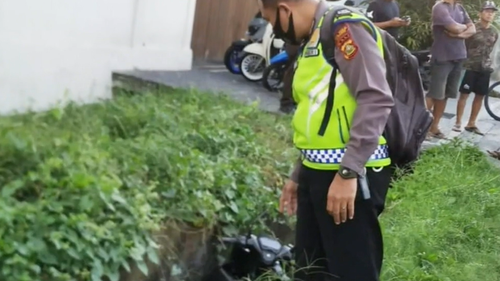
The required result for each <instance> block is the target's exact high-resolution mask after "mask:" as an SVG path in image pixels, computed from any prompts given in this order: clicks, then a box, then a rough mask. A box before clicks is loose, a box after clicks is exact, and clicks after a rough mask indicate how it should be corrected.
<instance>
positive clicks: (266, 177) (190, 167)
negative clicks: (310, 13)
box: [0, 91, 500, 281]
mask: <svg viewBox="0 0 500 281" xmlns="http://www.w3.org/2000/svg"><path fill="white" fill-rule="evenodd" d="M0 133H2V135H3V136H4V138H3V140H2V142H1V143H2V146H0V147H1V149H0V155H2V157H0V164H1V165H0V166H1V167H3V169H2V170H1V171H0V175H1V176H0V180H2V183H4V182H3V181H5V182H7V179H9V180H10V178H11V177H13V178H14V177H19V175H23V174H24V173H25V170H30V171H31V170H33V169H34V168H33V167H31V166H30V165H32V164H33V165H35V164H36V163H38V162H40V161H42V160H43V161H42V162H40V163H42V164H43V163H49V164H50V163H52V162H50V161H48V160H50V159H56V158H57V157H60V156H59V155H66V156H65V157H73V158H71V159H72V162H71V161H70V162H68V163H67V164H66V165H67V167H66V166H65V167H64V168H65V169H68V171H69V169H70V168H71V169H77V168H78V169H80V168H81V167H84V166H82V165H83V164H85V165H90V164H92V163H94V164H95V165H94V164H93V165H94V166H95V167H106V169H104V168H103V169H104V170H103V169H98V170H88V169H87V170H81V171H80V170H78V169H77V171H80V173H84V174H85V175H88V176H94V173H95V171H100V172H103V171H104V172H105V171H107V172H110V168H109V167H115V169H116V170H117V171H115V173H116V175H117V176H118V177H122V174H123V173H124V174H126V175H129V174H130V175H132V174H133V175H135V176H136V177H137V178H136V180H141V181H140V182H138V183H141V182H142V181H144V184H142V183H141V185H139V186H141V187H144V188H145V187H147V183H149V181H150V180H154V181H155V182H158V183H159V184H157V187H156V189H155V190H156V191H155V194H159V195H161V196H162V197H161V200H158V199H157V198H150V199H148V201H147V202H143V203H140V202H138V201H137V200H136V199H135V198H139V197H136V196H144V194H146V193H147V192H150V191H148V190H147V189H139V191H138V188H125V187H122V186H120V187H119V190H121V191H122V192H124V196H126V199H127V201H128V202H129V204H130V206H133V207H134V208H137V209H141V210H143V209H142V207H141V206H143V205H144V206H146V207H148V208H152V210H155V213H157V216H156V217H155V218H154V223H157V220H159V218H157V217H158V216H161V219H162V220H165V219H176V218H177V219H179V220H183V221H188V222H190V223H192V224H195V225H196V222H200V221H201V223H203V222H205V223H206V222H207V221H208V222H210V223H217V222H218V223H220V222H223V223H224V224H223V226H224V227H223V230H224V231H225V232H226V233H231V232H233V231H237V228H238V227H234V225H237V226H239V227H241V226H245V227H248V225H250V224H255V221H258V219H257V217H258V215H259V214H261V213H262V211H267V212H269V213H270V215H271V216H272V217H274V218H276V217H275V215H276V212H275V209H276V207H277V201H278V192H277V191H276V187H279V186H281V185H282V183H283V177H284V176H286V173H287V171H288V170H289V169H290V166H291V165H292V164H293V163H292V162H293V161H294V159H295V157H296V151H295V150H294V149H293V148H292V143H291V141H290V136H291V131H290V118H289V117H279V116H274V115H270V114H267V113H263V112H260V111H259V110H257V109H255V107H254V106H252V107H248V106H242V105H240V104H238V103H236V102H234V101H231V100H230V99H227V98H221V97H216V96H209V95H206V94H199V93H194V92H187V91H175V92H168V93H162V95H146V94H145V95H139V96H132V97H127V96H118V97H117V98H116V99H115V100H114V101H112V102H107V103H103V104H99V105H89V106H83V107H74V106H70V107H67V108H65V109H61V110H59V109H54V110H52V111H49V112H46V113H37V114H28V115H23V116H16V117H8V118H0ZM193 147H194V148H193ZM82 149H85V150H82ZM78 151H82V153H77V152H78ZM179 151H180V152H179ZM64 153H65V154H64ZM68 153H69V154H68ZM73 154H75V155H76V154H77V156H78V157H80V158H81V159H80V158H78V157H76V156H74V155H73ZM35 156H36V157H35ZM94 158H95V159H94ZM47 159H48V160H47ZM65 159H66V158H65ZM68 159H69V158H68ZM249 159H250V160H249ZM46 160H47V161H48V162H47V161H46ZM98 160H99V161H98ZM118 160H119V161H118ZM33 161H35V162H36V161H38V162H36V163H35V162H33ZM78 161H80V162H81V163H82V165H76V164H79V163H80V162H78ZM89 161H90V162H89ZM116 161H118V162H116ZM249 161H250V162H251V163H249ZM32 162H33V163H32ZM101 162H102V163H101ZM108 162H109V163H111V164H110V165H111V166H106V165H107V164H106V163H108ZM115 162H116V163H122V164H120V165H116V163H115ZM40 163H38V164H37V165H41V164H40ZM75 163H76V164H75ZM89 163H90V164H89ZM103 163H104V164H106V165H104V164H103ZM47 165H48V164H47ZM221 165H223V166H221ZM80 166H81V167H80ZM94 166H91V168H92V167H94ZM141 167H142V168H141ZM144 167H147V169H145V168H144ZM141 169H142V170H141ZM143 170H144V171H143ZM14 172H15V173H14ZM187 172H189V173H191V174H187ZM145 176H147V177H145ZM144 177H145V178H144ZM150 177H151V179H150ZM43 179H44V180H46V181H48V183H50V182H51V181H52V180H54V179H55V178H54V176H51V177H48V178H43ZM103 179H105V178H103ZM146 180H147V182H146ZM104 183H107V182H104V181H103V186H105V185H104ZM138 183H135V184H134V187H137V186H138ZM214 183H215V184H214ZM2 185H4V184H2ZM59 186H64V184H63V182H61V184H59V183H58V184H57V187H59ZM192 187H196V188H192ZM255 187H259V188H255ZM4 188H5V186H4V187H3V188H2V189H4ZM23 188H25V187H23ZM87 189H88V188H87V187H85V189H82V190H80V189H78V190H70V189H69V188H66V189H60V190H61V192H64V196H62V198H63V199H54V202H59V201H58V200H60V201H62V200H69V198H70V196H71V198H73V200H77V201H80V200H81V197H80V195H79V194H80V192H85V194H87V195H88V196H91V195H92V194H93V193H95V192H94V191H93V190H91V189H89V190H87ZM58 190H59V189H58V188H53V189H49V188H45V189H44V192H45V193H44V194H45V196H47V194H48V193H47V192H49V191H54V192H56V193H57V194H56V195H57V196H59V195H58V192H59V191H58ZM221 190H224V192H223V193H221V192H220V191H221ZM2 191H3V190H2ZM172 191H176V192H177V193H176V196H172V194H171V193H172ZM499 191H500V173H499V170H498V169H497V168H495V167H493V166H492V165H491V164H490V163H489V162H488V160H487V159H486V156H485V155H484V154H483V153H481V152H480V151H479V150H478V149H477V148H475V147H471V146H467V145H464V144H463V143H461V142H459V141H455V142H452V143H450V144H446V145H443V146H439V147H435V148H432V149H430V150H428V151H426V152H425V153H424V155H423V157H422V158H421V160H420V161H419V162H418V163H417V165H416V169H415V172H414V173H413V174H411V175H408V176H405V177H403V178H402V179H400V180H398V181H397V182H395V183H394V184H393V188H392V189H391V190H390V192H389V195H388V198H387V208H386V211H385V212H384V214H383V215H382V217H381V220H382V225H383V228H384V234H385V264H384V269H383V277H382V280H384V281H389V280H390V281H448V280H450V281H476V280H477V281H498V280H500V263H499V262H498V261H499V260H500V223H499V222H500V193H499ZM26 192H31V191H30V190H26ZM151 192H152V191H151ZM219 193H220V194H219ZM57 198H59V197H57ZM96 198H97V197H96ZM0 199H1V200H0V203H1V202H3V203H2V204H7V203H8V204H7V205H8V206H9V208H13V209H16V210H18V209H19V214H21V215H17V216H16V217H15V219H21V218H22V214H25V213H26V210H24V209H23V208H22V205H21V204H20V203H19V202H18V201H15V200H14V199H15V198H13V197H12V196H10V195H8V194H7V195H5V194H4V195H2V197H0ZM96 200H97V199H96ZM4 201H5V202H6V203H5V202H4ZM77 201H75V202H77ZM36 202H37V201H34V202H32V203H33V204H35V203H36ZM96 202H97V201H96ZM11 203H12V204H11ZM28 203H29V202H28ZM28 203H26V202H25V203H24V204H28ZM139 203H140V204H139ZM232 203H234V204H232ZM30 204H31V203H30ZM136 205H137V206H136ZM233 205H236V206H233ZM139 207H140V208H139ZM233 208H234V209H236V211H234V210H233ZM94 209H95V210H94ZM94 209H93V210H92V211H93V212H94V211H95V212H94V213H92V215H89V216H88V219H86V220H88V223H90V222H91V221H95V224H96V227H97V226H98V225H99V226H100V225H102V223H99V222H100V221H101V220H110V219H112V218H110V217H109V215H106V214H103V213H102V210H101V208H100V207H99V208H98V207H95V208H94ZM80 211H81V212H82V214H84V213H86V212H87V210H83V211H82V210H80ZM73 212H76V211H75V210H73ZM49 213H50V212H47V214H49ZM40 214H41V215H40V217H39V218H37V219H36V220H35V221H37V223H40V222H41V221H46V220H48V219H49V218H50V217H49V216H47V217H46V216H44V215H43V213H40ZM50 214H52V213H50ZM65 214H66V213H65ZM125 214H126V215H127V216H128V215H129V214H128V213H126V212H123V215H125ZM135 215H136V214H134V216H135ZM144 216H145V217H148V216H149V215H148V214H146V213H145V214H144ZM83 218H84V217H82V220H83ZM134 219H136V218H134ZM141 220H142V219H141ZM151 220H153V219H151ZM12 221H14V218H12ZM117 223H118V224H119V221H118V220H117ZM47 224H48V225H53V223H52V222H49V221H48V222H47ZM18 227H19V224H15V223H12V224H11V225H7V224H5V225H4V226H3V228H2V229H5V232H2V233H9V232H8V231H11V232H12V230H16V229H17V228H18ZM51 227H52V226H51ZM57 227H59V228H60V229H61V227H66V228H67V229H69V230H71V229H72V227H73V225H66V222H65V221H64V222H63V221H61V222H60V225H58V226H57ZM103 228H106V227H104V226H103ZM116 229H117V230H116V231H117V232H119V228H116ZM120 229H121V228H120ZM144 229H148V228H146V227H143V228H140V229H137V230H134V231H133V233H132V232H131V233H132V234H130V235H133V236H134V237H138V235H143V232H144ZM7 230H8V231H7ZM27 230H30V229H29V228H27ZM27 230H26V231H27ZM108 230H109V228H108ZM23 231H24V230H23ZM30 231H31V230H30ZM20 233H21V232H20ZM26 233H27V232H26ZM26 233H25V234H26ZM23 235H24V234H23ZM23 235H10V236H9V237H10V238H9V239H10V240H8V239H7V238H6V237H4V236H2V240H3V241H0V242H2V243H4V244H11V245H14V244H15V243H21V242H19V241H25V240H26V239H25V236H23ZM26 235H28V234H26ZM29 235H33V236H34V237H35V238H37V237H38V235H39V236H40V237H41V239H42V238H43V239H45V234H44V233H40V232H36V231H35V232H33V233H31V232H29ZM75 235H76V234H75ZM116 236H117V234H116V233H115V236H114V237H115V238H114V240H116ZM26 237H28V236H26ZM71 238H74V237H71ZM78 239H80V238H78ZM129 240H130V239H128V238H127V239H125V240H123V245H121V244H120V245H119V246H121V247H129V246H128V243H129V242H130V241H129ZM120 241H121V240H120ZM84 242H85V241H82V243H83V244H82V245H87V244H85V243H86V242H85V243H84ZM0 244H1V243H0ZM179 245H182V243H179ZM117 247H118V246H117ZM36 250H37V249H35V248H34V249H33V252H34V253H37V252H36ZM97 250H98V249H96V251H97ZM179 251H182V249H179ZM53 253H54V254H57V257H58V258H60V259H61V260H60V262H59V264H58V267H59V270H63V269H64V270H65V271H64V272H68V274H70V273H71V272H73V270H76V271H77V270H79V269H80V268H88V269H89V270H91V269H92V266H93V264H94V263H93V262H94V260H93V259H91V258H88V257H86V258H84V259H83V261H85V262H87V264H84V263H83V262H82V260H80V261H79V262H76V261H75V260H72V259H70V258H68V257H69V256H68V255H67V253H65V250H64V249H61V250H58V251H55V250H54V251H53ZM124 255H125V254H124ZM179 256H180V255H179ZM126 257H128V256H126V255H125V256H124V257H123V258H126ZM190 257H191V256H187V258H186V261H189V258H190ZM7 258H11V257H10V254H8V253H2V252H0V261H2V259H7ZM28 258H29V263H27V265H26V266H25V265H18V267H17V269H18V270H19V272H21V270H28V268H29V266H28V265H32V264H41V261H40V260H39V259H38V256H37V255H32V256H29V257H27V259H28ZM176 263H177V261H176ZM181 263H182V262H181ZM62 265H65V266H64V267H63V266H62ZM108 266H109V267H110V268H114V267H113V266H115V264H114V263H110V264H108ZM0 276H1V275H0ZM2 280H4V279H2ZM5 280H7V279H5ZM8 280H14V279H8ZM8 280H7V281H8ZM18 280H21V279H17V280H16V281H18ZM54 280H55V279H54ZM134 281H136V280H134Z"/></svg>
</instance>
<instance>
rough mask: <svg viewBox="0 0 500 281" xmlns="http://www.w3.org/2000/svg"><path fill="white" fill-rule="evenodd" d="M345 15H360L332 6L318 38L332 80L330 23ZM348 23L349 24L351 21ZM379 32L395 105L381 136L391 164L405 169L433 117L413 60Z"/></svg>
mask: <svg viewBox="0 0 500 281" xmlns="http://www.w3.org/2000/svg"><path fill="white" fill-rule="evenodd" d="M348 13H358V14H361V13H360V12H359V11H356V10H354V9H352V8H348V7H345V6H335V7H332V8H329V10H328V11H325V18H324V20H323V22H324V24H323V25H322V27H321V31H320V36H321V44H322V46H323V56H324V57H325V59H327V60H328V62H329V63H330V64H331V65H332V66H333V68H334V71H333V73H332V77H336V74H337V71H338V67H337V63H336V62H335V59H334V58H335V57H334V52H335V42H334V41H333V38H332V34H333V30H332V28H333V25H334V19H335V18H336V17H338V16H341V15H345V14H348ZM363 16H364V15H363ZM341 21H342V20H340V21H339V20H338V21H337V22H335V24H339V23H340V22H341ZM349 21H350V22H352V19H350V20H349ZM328 23H330V24H328ZM379 31H380V34H381V36H382V40H383V43H384V60H385V64H386V67H387V74H386V78H387V82H388V84H389V86H390V88H391V91H392V95H393V97H394V102H395V105H394V107H393V108H392V111H391V114H390V116H389V119H388V121H387V124H386V126H385V130H384V133H383V136H384V137H385V139H386V140H387V145H388V147H389V155H390V157H391V161H392V164H393V165H395V166H398V167H406V166H407V165H408V164H411V163H412V162H414V161H415V160H417V158H418V157H419V155H420V152H421V147H422V143H423V142H424V140H425V137H426V135H427V132H428V131H429V128H430V126H431V123H432V120H433V117H432V114H431V113H430V112H429V111H428V110H427V107H426V103H425V93H424V89H423V87H422V79H421V77H420V72H419V63H418V60H417V58H416V57H415V56H413V55H412V54H411V53H410V51H409V50H408V49H406V48H405V47H403V46H402V45H401V44H399V43H398V42H397V41H396V39H395V38H394V37H392V36H391V35H390V34H389V33H387V32H386V31H384V30H381V29H379ZM367 32H368V31H367ZM334 89H335V79H331V83H330V87H329V95H328V98H327V104H326V110H325V116H324V118H323V123H324V124H322V127H326V124H327V123H328V120H329V119H330V114H331V110H332V107H333V90H334ZM323 125H325V126H323ZM323 129H326V128H323Z"/></svg>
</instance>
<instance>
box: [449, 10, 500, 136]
mask: <svg viewBox="0 0 500 281" xmlns="http://www.w3.org/2000/svg"><path fill="white" fill-rule="evenodd" d="M497 10H498V9H497V7H496V5H495V3H494V2H493V1H486V2H485V3H484V5H483V7H482V9H481V12H480V13H479V21H478V22H477V23H476V34H474V35H472V36H471V37H470V38H468V39H467V40H465V45H466V48H467V60H466V61H465V63H464V68H465V75H464V78H463V79H462V83H461V85H460V98H459V100H458V103H457V120H456V123H455V126H454V127H453V131H456V132H460V131H461V130H462V129H461V126H462V125H461V121H462V116H463V113H464V108H465V103H466V102H467V98H468V97H469V94H470V93H474V94H475V95H474V100H473V101H472V110H471V113H470V117H469V122H468V123H467V125H466V126H465V128H464V129H465V130H466V131H469V132H472V133H475V134H478V135H483V133H482V132H481V131H480V130H479V129H478V128H477V126H476V119H477V115H478V114H479V111H480V110H481V106H482V104H483V98H484V96H485V95H487V94H488V89H489V86H490V75H491V73H492V72H493V68H492V62H491V58H490V55H491V51H492V50H493V46H495V43H496V42H497V39H498V33H497V31H496V30H495V28H493V27H492V26H491V23H492V22H493V20H494V18H495V13H496V12H497Z"/></svg>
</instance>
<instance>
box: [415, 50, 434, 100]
mask: <svg viewBox="0 0 500 281" xmlns="http://www.w3.org/2000/svg"><path fill="white" fill-rule="evenodd" d="M411 54H412V55H414V56H415V57H416V58H417V60H418V68H419V72H420V77H421V78H422V86H423V87H424V90H425V91H428V90H429V84H430V82H431V81H430V80H431V52H430V51H429V50H421V51H412V52H411Z"/></svg>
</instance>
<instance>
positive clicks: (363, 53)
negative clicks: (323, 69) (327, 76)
mask: <svg viewBox="0 0 500 281" xmlns="http://www.w3.org/2000/svg"><path fill="white" fill-rule="evenodd" d="M334 40H335V46H336V49H337V50H335V60H336V62H337V64H338V67H339V69H340V73H342V76H343V78H344V82H345V83H346V85H347V87H348V88H349V90H350V92H351V93H352V95H353V96H354V98H355V99H356V102H357V109H356V111H355V113H354V117H353V121H352V126H351V130H350V138H349V142H348V143H347V147H346V148H347V150H346V153H345V155H344V157H343V159H342V166H344V167H346V168H349V169H351V170H354V171H355V172H357V173H358V174H361V175H362V174H363V173H364V166H365V164H366V162H367V161H368V159H369V158H370V156H371V155H372V153H373V152H374V151H375V149H376V148H377V146H378V141H379V137H380V136H381V135H382V133H383V131H384V128H385V124H386V122H387V118H388V116H389V114H390V112H391V108H392V107H393V105H394V100H393V98H392V93H391V90H390V88H389V84H388V83H387V81H386V76H385V74H386V67H385V62H384V59H383V57H382V54H381V51H380V50H379V48H378V46H377V44H376V42H375V40H374V38H373V37H372V34H371V33H370V32H368V31H367V30H366V29H365V28H364V27H363V26H362V25H361V24H360V23H348V24H343V25H340V26H339V27H338V28H336V29H335V30H334Z"/></svg>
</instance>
